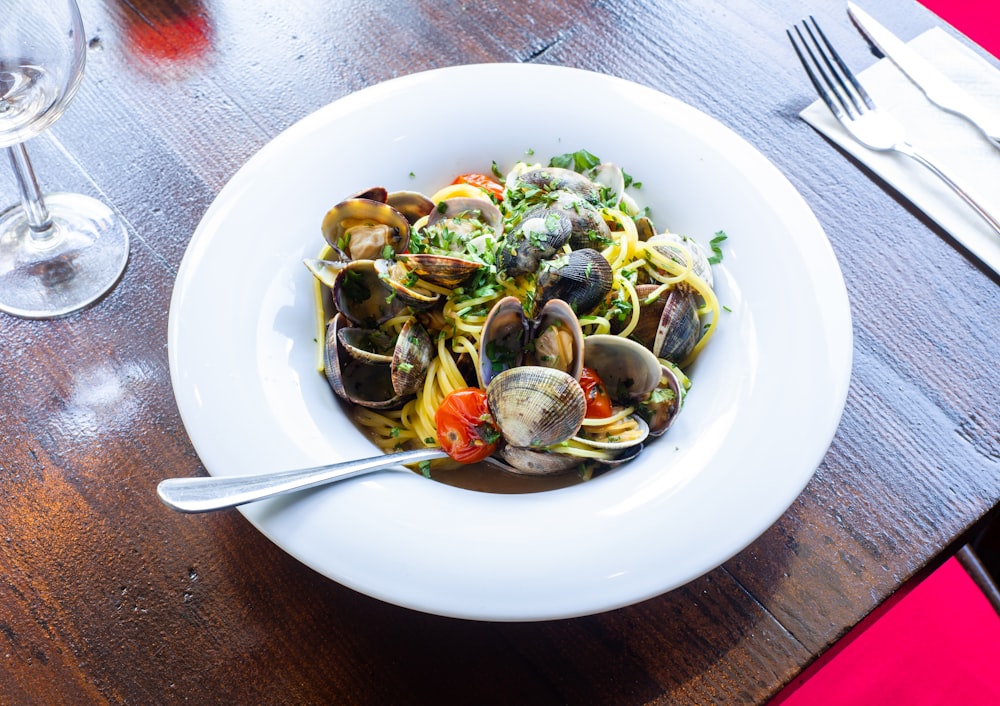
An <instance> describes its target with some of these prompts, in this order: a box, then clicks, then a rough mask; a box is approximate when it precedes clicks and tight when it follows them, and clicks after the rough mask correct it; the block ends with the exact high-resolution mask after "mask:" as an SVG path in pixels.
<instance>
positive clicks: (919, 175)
mask: <svg viewBox="0 0 1000 706" xmlns="http://www.w3.org/2000/svg"><path fill="white" fill-rule="evenodd" d="M908 44H909V45H910V46H911V47H912V48H913V49H915V50H916V51H917V52H918V53H919V54H921V55H922V56H923V57H924V58H925V59H927V60H928V61H930V62H931V63H933V64H934V65H935V66H936V67H937V68H938V69H939V70H940V71H941V72H942V73H943V74H945V75H946V76H947V77H948V78H950V79H951V80H952V81H953V82H954V83H955V84H956V85H958V86H960V87H961V88H963V89H965V90H966V91H967V92H968V93H970V94H971V95H973V96H975V97H976V98H977V99H979V101H980V102H982V104H983V105H984V106H985V107H986V108H989V109H990V110H993V111H994V112H997V113H998V114H1000V71H998V70H997V69H995V68H993V66H991V65H990V64H989V63H988V62H987V61H986V60H984V59H983V58H981V57H980V56H979V55H977V54H976V53H975V52H973V51H972V50H971V49H969V48H968V47H966V46H965V45H963V44H962V43H961V42H959V41H958V40H957V39H955V38H953V37H951V36H950V35H948V34H947V33H946V32H944V30H942V29H941V28H937V27H936V28H934V29H931V30H928V31H927V32H924V33H923V34H921V35H920V36H918V37H916V38H915V39H913V40H912V41H910V42H908ZM858 76H859V78H860V79H861V82H862V83H863V84H864V86H865V88H866V89H867V90H868V93H870V94H871V96H872V100H874V101H875V103H876V105H878V107H879V108H880V109H884V110H887V111H889V112H891V113H892V114H893V115H894V116H895V117H896V119H897V120H899V122H901V123H902V124H903V125H904V126H905V127H906V131H907V138H908V142H910V144H912V145H913V146H914V147H915V148H916V149H917V151H919V152H921V153H922V154H923V155H924V156H926V157H928V158H930V159H931V161H933V162H935V163H936V164H938V166H940V167H941V169H942V170H943V171H945V172H946V173H947V174H949V175H950V176H951V177H952V179H954V180H955V181H956V182H957V183H958V184H959V185H960V186H962V187H963V188H964V189H965V191H966V192H967V193H968V194H969V195H970V196H972V197H973V198H974V199H976V201H978V202H979V203H980V205H982V207H983V208H984V209H985V210H987V211H988V212H989V213H991V214H992V215H993V216H994V217H995V218H997V219H1000V150H998V149H997V148H996V147H994V146H992V145H991V144H990V143H989V142H987V140H986V139H985V138H984V137H983V135H982V133H981V132H980V131H979V129H978V128H976V127H975V126H974V125H972V124H971V123H969V122H967V121H966V120H965V119H963V118H961V117H959V116H957V115H954V114H952V113H949V112H948V111H945V110H942V109H941V108H939V107H937V106H936V105H934V104H933V103H931V102H930V101H929V100H927V98H926V96H924V94H923V93H922V92H921V91H920V89H919V88H917V87H916V86H915V85H914V84H913V83H911V82H910V80H909V79H908V78H906V76H904V75H903V73H902V72H901V71H900V70H899V69H897V68H896V66H895V65H894V64H893V63H892V62H891V61H889V59H881V60H880V61H878V63H876V64H875V65H874V66H872V67H870V68H868V69H865V70H864V71H862V72H860V73H859V74H858ZM800 115H801V117H802V118H803V119H804V120H805V121H806V122H808V123H809V124H810V125H812V126H813V127H814V128H816V129H817V130H819V131H820V132H821V133H823V134H824V135H826V136H827V137H828V138H830V139H831V140H833V141H834V142H836V143H837V144H838V145H840V146H841V147H843V148H844V149H845V150H846V151H848V152H850V153H851V154H853V155H854V156H855V157H856V158H857V159H858V160H859V161H860V162H863V163H864V164H865V165H867V166H868V167H869V168H870V169H871V170H872V171H874V172H875V173H877V174H878V175H879V176H881V177H882V178H883V179H884V180H885V181H886V182H888V183H889V184H891V185H892V186H893V187H895V188H896V190H897V191H899V192H900V193H901V194H903V195H904V196H906V198H908V199H909V200H910V201H911V202H912V203H913V204H914V205H916V206H917V207H918V208H919V209H920V210H921V211H923V212H924V213H925V214H927V216H928V217H930V218H931V219H933V220H934V221H935V222H936V223H937V224H938V225H940V226H941V227H942V228H943V229H944V230H946V231H947V232H948V233H950V234H951V235H952V237H954V238H955V240H957V241H958V242H960V243H961V244H962V245H964V246H965V247H966V248H968V249H969V251H971V252H972V253H973V254H975V255H976V256H977V257H978V258H979V259H980V260H982V262H983V263H984V264H986V265H987V266H989V267H990V268H992V269H993V270H994V271H995V272H997V273H998V274H1000V236H997V234H996V233H994V232H993V231H992V229H990V227H989V226H988V225H986V223H984V222H983V221H982V220H981V219H980V218H979V216H977V215H976V213H975V212H974V211H973V210H972V209H971V208H970V207H969V206H968V205H966V203H965V202H964V201H962V199H961V198H959V197H958V196H957V195H956V194H955V193H954V192H953V191H952V190H951V189H949V188H948V187H947V186H946V185H945V184H944V182H942V181H940V180H939V179H938V178H937V177H936V176H934V175H933V174H932V173H931V172H930V171H929V170H927V169H926V168H925V167H923V166H921V165H920V164H918V163H917V162H915V161H914V160H912V159H910V158H909V157H907V156H905V155H902V154H897V153H895V152H875V151H873V150H869V149H868V148H866V147H862V146H861V145H860V144H859V143H857V142H855V141H854V139H853V138H852V137H851V136H850V134H849V133H848V132H847V131H846V130H845V129H844V128H843V127H842V126H841V125H840V123H839V122H837V120H836V118H834V117H833V115H832V114H831V113H830V110H829V109H828V108H827V107H826V104H825V103H823V102H822V101H819V100H817V101H816V102H815V103H813V104H812V105H810V106H809V107H808V108H806V109H805V110H803V111H802V113H801V114H800Z"/></svg>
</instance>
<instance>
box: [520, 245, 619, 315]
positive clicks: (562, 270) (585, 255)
mask: <svg viewBox="0 0 1000 706" xmlns="http://www.w3.org/2000/svg"><path fill="white" fill-rule="evenodd" d="M613 282H614V272H613V271H612V269H611V265H610V264H609V263H608V261H607V260H606V259H604V256H603V255H601V253H599V252H597V251H596V250H594V249H593V248H584V249H582V250H573V251H572V252H570V253H569V254H568V255H566V256H564V257H560V258H558V259H556V260H551V261H550V262H548V263H546V264H545V265H544V266H543V268H542V270H541V272H539V273H538V281H537V284H536V287H535V304H536V306H542V305H543V304H544V303H545V302H548V301H550V300H553V299H562V300H563V301H565V302H566V303H567V304H569V305H570V306H571V307H572V308H573V311H575V312H576V313H577V315H579V316H583V315H585V314H589V313H590V312H591V311H593V310H594V308H595V307H596V306H597V305H598V304H600V303H601V302H602V301H604V298H605V297H606V296H607V295H608V293H609V292H610V291H611V286H612V284H613Z"/></svg>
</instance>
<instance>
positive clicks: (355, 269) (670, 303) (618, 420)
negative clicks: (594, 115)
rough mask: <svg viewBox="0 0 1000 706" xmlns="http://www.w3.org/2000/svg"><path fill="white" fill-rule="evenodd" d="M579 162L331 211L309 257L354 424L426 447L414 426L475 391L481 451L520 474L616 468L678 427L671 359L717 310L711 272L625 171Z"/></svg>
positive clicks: (424, 435) (374, 191) (381, 191)
mask: <svg viewBox="0 0 1000 706" xmlns="http://www.w3.org/2000/svg"><path fill="white" fill-rule="evenodd" d="M565 156H566V155H564V156H563V157H565ZM584 156H585V159H582V160H579V159H576V157H575V156H574V160H572V161H571V162H570V166H573V167H574V169H568V168H564V167H563V166H543V165H540V164H526V163H518V165H516V166H515V167H514V168H513V169H511V170H510V171H509V172H508V173H507V175H506V179H501V181H502V183H503V185H504V188H503V189H501V190H499V191H498V190H493V191H491V190H489V189H485V188H484V189H480V190H477V189H476V188H474V187H472V186H470V185H469V184H467V183H466V184H463V185H461V188H459V187H454V186H451V187H445V188H443V189H440V190H438V191H436V192H434V195H433V197H428V196H426V195H424V194H422V193H419V192H416V191H393V192H390V191H389V190H387V189H385V188H383V187H372V188H369V189H366V190H364V191H361V192H358V193H355V194H352V195H351V196H349V197H347V198H344V199H343V200H341V201H340V202H339V203H337V204H336V205H335V206H334V207H333V208H331V209H330V210H329V211H328V212H327V214H326V216H325V218H324V219H323V223H322V232H323V236H324V239H325V240H326V241H327V247H326V248H324V251H323V252H322V254H321V255H320V256H319V257H318V258H315V259H311V260H307V261H306V266H307V267H308V268H309V269H310V271H311V272H312V273H313V275H314V276H315V278H316V281H317V283H318V284H317V287H318V289H317V293H318V296H317V301H318V302H321V305H320V306H321V308H322V309H323V317H324V318H323V322H321V323H322V325H324V326H325V333H324V335H323V336H322V338H323V360H322V361H321V363H322V365H321V367H322V368H323V370H324V372H325V374H326V376H327V379H328V381H329V384H330V386H331V388H333V390H334V391H335V392H336V394H337V395H339V396H340V397H341V398H343V399H345V400H347V401H349V402H350V403H352V404H356V405H358V406H361V407H366V408H368V409H369V410H376V411H375V412H366V413H364V415H362V414H359V416H358V419H359V421H361V420H362V419H363V418H364V419H367V420H373V419H374V420H375V421H374V422H373V423H378V424H382V425H383V426H382V427H381V429H383V430H385V431H379V432H378V433H379V434H381V435H382V436H383V437H385V441H386V445H385V446H384V448H386V449H389V448H392V445H391V444H392V443H393V442H391V441H390V440H389V438H388V437H389V436H390V434H389V432H393V433H394V432H395V431H398V429H397V428H396V427H400V428H401V427H402V426H404V425H411V422H413V420H414V419H415V418H417V417H420V419H419V420H418V421H417V422H413V424H414V426H407V429H406V433H408V434H409V436H408V437H407V438H408V439H409V441H407V442H405V443H406V444H408V445H412V444H419V443H424V444H430V443H433V442H434V440H435V433H436V431H435V429H436V427H428V426H417V425H418V424H424V421H425V418H426V417H427V416H428V413H427V410H441V409H445V408H446V405H445V404H444V403H443V402H442V400H443V399H445V398H446V397H450V394H451V393H450V392H449V390H455V391H456V392H457V391H459V390H460V389H464V390H468V388H469V387H470V386H471V387H472V388H475V389H474V392H475V393H476V394H477V395H479V400H480V402H479V404H481V405H486V406H485V407H482V406H481V407H479V408H478V409H477V411H476V414H475V415H473V416H472V417H471V418H472V419H474V420H478V421H476V424H477V425H481V424H486V423H488V424H490V425H495V426H491V427H490V428H491V430H492V431H491V434H492V437H493V438H492V440H491V441H490V442H489V444H487V446H488V447H489V448H488V449H487V450H486V454H491V453H492V454H493V455H494V457H495V458H496V459H503V461H504V463H506V464H507V465H508V466H509V467H511V468H512V469H513V470H514V471H515V472H517V473H522V474H528V475H552V474H560V473H568V472H573V471H580V472H581V474H582V475H586V474H587V473H589V472H590V471H591V470H592V469H594V468H597V467H609V466H614V465H617V464H622V463H625V462H626V461H627V460H629V459H632V458H635V456H636V455H638V454H639V453H640V452H641V450H642V448H643V446H644V444H646V443H648V442H649V440H650V438H654V437H656V436H658V435H661V434H663V433H664V432H665V431H666V430H667V429H668V428H669V427H670V426H671V424H672V423H673V422H674V420H675V419H676V418H677V415H678V413H679V411H680V409H681V406H682V404H683V400H684V395H685V392H686V389H687V385H688V384H689V381H688V380H687V378H686V377H685V376H684V374H683V373H682V372H681V371H680V369H679V368H678V367H677V366H678V365H682V364H683V365H686V364H687V361H688V360H689V359H690V358H693V357H694V356H695V355H696V354H697V352H698V351H699V350H700V348H701V346H702V345H703V344H704V340H705V338H706V331H708V332H709V333H710V332H711V331H712V330H714V326H715V324H716V320H717V318H718V316H719V314H718V312H719V306H718V302H717V301H716V298H715V296H714V293H713V292H712V291H711V287H712V285H713V276H712V268H711V262H710V260H709V259H708V258H707V256H706V253H705V250H704V249H702V248H701V246H700V245H699V244H698V243H697V242H695V241H694V240H692V239H689V238H686V237H684V236H679V235H675V234H672V233H669V232H663V233H661V232H658V231H657V229H656V227H655V225H654V224H653V221H652V219H651V217H650V216H649V214H648V212H643V211H642V210H641V209H640V208H639V206H638V205H637V204H636V202H635V201H634V200H633V198H632V196H631V195H630V193H629V192H630V191H631V189H630V185H631V186H635V184H632V181H631V177H628V176H627V175H626V174H625V173H624V172H623V171H622V170H621V168H620V167H618V166H617V165H615V164H611V163H603V162H600V161H599V160H597V159H596V158H593V155H589V153H587V154H586V155H584ZM554 163H557V162H556V160H553V164H554ZM558 163H559V164H560V165H564V164H567V162H566V160H564V159H560V160H559V161H558ZM575 170H579V171H575ZM494 172H495V173H496V170H494ZM473 176H484V175H473ZM498 176H499V175H498ZM486 178H489V177H488V175H486ZM456 183H457V180H456ZM498 188H499V187H498ZM713 247H714V241H713ZM318 323H319V322H318ZM449 357H450V359H449ZM443 361H447V363H445V362H443ZM444 367H447V368H448V372H447V373H442V372H440V371H441V370H442V369H443V368H444ZM428 370H431V371H432V374H431V375H428ZM445 375H447V379H446V378H445ZM595 379H596V380H598V381H599V382H598V383H596V388H595V383H594V380H595ZM462 384H464V385H465V387H464V388H459V386H460V385H462ZM595 389H596V390H597V392H595ZM595 394H597V395H601V396H603V399H602V401H601V403H600V404H593V402H594V395H595ZM483 410H486V413H485V414H484V413H483ZM430 416H431V417H434V416H435V415H434V414H433V413H431V414H430ZM379 420H387V421H384V422H383V421H379ZM434 421H435V420H434V419H431V423H434ZM363 423H364V424H365V425H367V424H368V422H367V421H365V422H363ZM440 438H441V437H440V436H438V437H437V439H439V440H440ZM449 438H452V439H453V438H455V437H449ZM440 443H441V444H442V445H444V443H445V442H440ZM380 444H381V442H380ZM397 448H399V447H397ZM449 453H451V451H449ZM453 458H458V457H457V456H453ZM481 458H483V457H482V456H480V457H479V459H481ZM479 459H476V460H479Z"/></svg>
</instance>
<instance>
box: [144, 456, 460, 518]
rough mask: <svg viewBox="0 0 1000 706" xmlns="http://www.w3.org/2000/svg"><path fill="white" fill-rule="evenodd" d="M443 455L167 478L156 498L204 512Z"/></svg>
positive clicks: (378, 458) (386, 457) (165, 503)
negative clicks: (240, 473) (255, 473)
mask: <svg viewBox="0 0 1000 706" xmlns="http://www.w3.org/2000/svg"><path fill="white" fill-rule="evenodd" d="M446 456H447V454H446V453H445V452H444V451H442V450H441V449H436V448H428V449H416V450H414V451H401V452H399V453H394V454H388V455H382V456H375V457H373V458H363V459H359V460H357V461H344V462H342V463H333V464H329V465H326V466H316V467H314V468H302V469H298V470H294V471H279V472H277V473H262V474H258V475H249V476H211V477H205V476H199V477H196V478H167V479H166V480H163V481H160V484H159V485H158V486H157V488H156V494H157V495H159V497H160V500H162V501H163V504H164V505H166V506H167V507H170V508H173V509H174V510H179V511H180V512H207V511H209V510H221V509H223V508H227V507H234V506H236V505H242V504H244V503H249V502H253V501H255V500H263V499H264V498H271V497H274V496H275V495H283V494H284V493H291V492H292V491H295V490H304V489H305V488H314V487H316V486H318V485H324V484H326V483H332V482H334V481H338V480H344V479H345V478H353V477H354V476H360V475H362V474H365V473H372V472H374V471H378V470H381V469H383V468H386V467H387V466H395V465H399V464H403V463H417V462H418V461H430V460H432V459H435V458H445V457H446Z"/></svg>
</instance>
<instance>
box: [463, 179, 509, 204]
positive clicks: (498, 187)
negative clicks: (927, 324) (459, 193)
mask: <svg viewBox="0 0 1000 706" xmlns="http://www.w3.org/2000/svg"><path fill="white" fill-rule="evenodd" d="M451 183H452V184H471V185H472V186H475V187H477V188H480V189H482V190H483V191H488V192H489V193H491V194H493V195H494V196H495V197H496V199H497V201H503V184H501V183H500V182H498V181H497V180H496V179H494V178H493V177H491V176H487V175H486V174H459V175H458V176H457V177H455V181H453V182H451Z"/></svg>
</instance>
